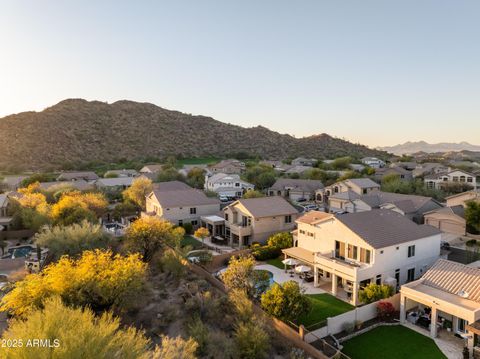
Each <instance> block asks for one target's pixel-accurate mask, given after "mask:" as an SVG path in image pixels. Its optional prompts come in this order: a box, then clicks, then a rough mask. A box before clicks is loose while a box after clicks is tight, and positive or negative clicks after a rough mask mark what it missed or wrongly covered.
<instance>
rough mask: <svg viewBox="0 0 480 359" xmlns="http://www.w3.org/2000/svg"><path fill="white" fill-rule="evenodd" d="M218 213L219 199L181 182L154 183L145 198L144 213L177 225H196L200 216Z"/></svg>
mask: <svg viewBox="0 0 480 359" xmlns="http://www.w3.org/2000/svg"><path fill="white" fill-rule="evenodd" d="M218 213H220V201H219V200H218V199H216V198H210V197H207V196H206V195H205V193H204V192H203V191H200V190H198V189H194V188H192V187H190V186H188V185H186V184H185V183H183V182H179V181H171V182H162V183H157V184H155V185H154V189H153V192H152V193H150V194H149V195H147V198H146V213H145V214H146V215H152V216H158V217H160V218H162V219H165V220H168V221H170V222H172V223H174V224H177V225H183V224H185V223H191V224H192V226H193V227H198V226H199V224H200V217H202V216H210V215H216V214H218Z"/></svg>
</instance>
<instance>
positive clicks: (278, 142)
mask: <svg viewBox="0 0 480 359" xmlns="http://www.w3.org/2000/svg"><path fill="white" fill-rule="evenodd" d="M236 153H243V154H248V155H252V156H255V155H258V156H260V157H262V158H272V159H285V158H289V157H290V158H293V157H298V156H305V157H315V158H332V157H337V156H346V155H352V154H355V155H356V156H377V157H385V156H386V155H387V154H386V153H385V152H382V151H379V150H374V149H370V148H368V147H366V146H363V145H359V144H353V143H350V142H348V141H345V140H342V139H339V138H334V137H332V136H329V135H327V134H320V135H314V136H309V137H303V138H295V137H293V136H290V135H285V134H280V133H277V132H274V131H271V130H269V129H267V128H265V127H261V126H257V127H253V128H244V127H240V126H235V125H231V124H227V123H222V122H220V121H216V120H214V119H213V118H211V117H205V116H193V115H190V114H186V113H181V112H178V111H171V110H166V109H164V108H161V107H158V106H155V105H153V104H149V103H139V102H133V101H118V102H115V103H112V104H107V103H104V102H99V101H86V100H82V99H69V100H64V101H62V102H60V103H58V104H56V105H54V106H52V107H49V108H47V109H45V110H44V111H41V112H23V113H19V114H15V115H10V116H6V117H3V118H0V170H2V169H4V170H5V169H7V170H8V169H9V170H12V169H14V170H45V169H52V170H53V169H61V168H65V167H66V166H69V167H72V166H75V165H78V164H85V163H91V162H93V161H95V162H100V163H109V162H118V161H120V160H125V159H127V160H144V159H147V158H151V159H156V158H158V159H162V158H166V157H167V156H171V155H173V156H183V157H204V156H215V157H226V156H232V155H234V154H236Z"/></svg>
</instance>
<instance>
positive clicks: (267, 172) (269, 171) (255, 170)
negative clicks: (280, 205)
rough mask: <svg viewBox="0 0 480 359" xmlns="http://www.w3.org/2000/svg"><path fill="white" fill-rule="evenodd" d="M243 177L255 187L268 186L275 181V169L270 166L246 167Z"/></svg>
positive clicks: (263, 187) (262, 187)
mask: <svg viewBox="0 0 480 359" xmlns="http://www.w3.org/2000/svg"><path fill="white" fill-rule="evenodd" d="M245 179H246V180H247V181H248V182H250V183H252V184H254V185H255V188H257V189H260V190H261V189H265V188H269V187H271V186H272V185H273V184H274V183H275V171H274V170H273V168H272V167H270V166H265V165H256V166H252V167H250V168H248V169H247V171H246V173H245Z"/></svg>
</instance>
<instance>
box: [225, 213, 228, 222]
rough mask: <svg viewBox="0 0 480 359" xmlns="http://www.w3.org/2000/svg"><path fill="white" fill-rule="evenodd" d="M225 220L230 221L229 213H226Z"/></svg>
mask: <svg viewBox="0 0 480 359" xmlns="http://www.w3.org/2000/svg"><path fill="white" fill-rule="evenodd" d="M225 220H226V221H228V213H225Z"/></svg>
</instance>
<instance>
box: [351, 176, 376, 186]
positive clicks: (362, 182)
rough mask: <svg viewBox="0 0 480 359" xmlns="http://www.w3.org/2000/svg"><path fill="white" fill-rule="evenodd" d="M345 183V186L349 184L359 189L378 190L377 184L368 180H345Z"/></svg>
mask: <svg viewBox="0 0 480 359" xmlns="http://www.w3.org/2000/svg"><path fill="white" fill-rule="evenodd" d="M345 183H346V184H347V186H348V185H349V184H350V183H353V184H355V185H356V186H358V187H360V188H372V187H378V188H380V185H379V184H378V183H377V182H374V181H372V180H371V179H370V178H350V179H347V180H345Z"/></svg>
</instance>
